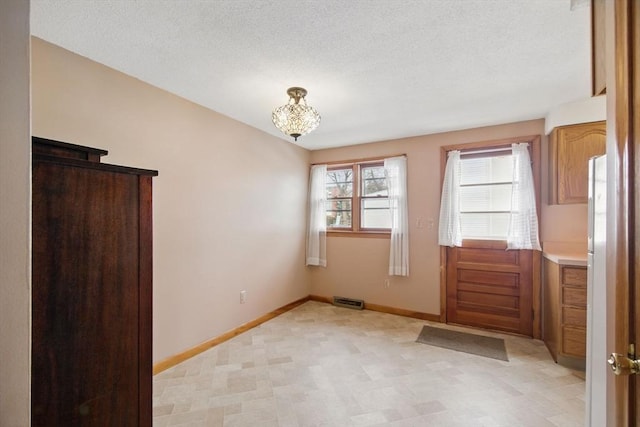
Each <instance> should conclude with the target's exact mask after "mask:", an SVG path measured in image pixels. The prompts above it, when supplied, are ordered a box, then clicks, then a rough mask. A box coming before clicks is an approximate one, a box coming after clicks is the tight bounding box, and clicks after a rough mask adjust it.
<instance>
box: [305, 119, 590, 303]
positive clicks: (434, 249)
mask: <svg viewBox="0 0 640 427" xmlns="http://www.w3.org/2000/svg"><path fill="white" fill-rule="evenodd" d="M527 135H542V145H543V147H542V159H543V174H542V209H541V217H542V218H541V221H542V225H541V233H540V235H541V240H542V241H545V240H553V241H586V221H587V216H586V205H574V206H548V205H547V204H546V200H547V186H548V179H547V176H546V173H547V165H546V163H547V162H546V159H547V158H548V157H547V152H548V150H547V138H546V137H545V136H544V120H542V119H540V120H534V121H527V122H521V123H514V124H509V125H503V126H492V127H486V128H479V129H471V130H464V131H458V132H448V133H442V134H436V135H426V136H420V137H415V138H406V139H399V140H393V141H383V142H376V143H371V144H363V145H356V146H351V147H344V148H335V149H327V150H319V151H313V152H312V153H311V161H312V162H313V163H322V162H330V161H336V160H349V159H362V158H367V157H377V156H388V155H393V154H402V153H405V154H407V161H408V169H409V170H408V184H407V185H408V191H409V224H410V235H409V242H410V249H409V251H410V260H409V263H410V267H409V269H410V276H409V277H406V278H405V277H403V278H400V277H392V278H391V279H390V286H389V287H388V288H385V287H384V281H385V279H387V268H388V256H389V241H388V239H374V238H350V237H329V238H328V242H327V268H313V269H311V293H312V294H314V295H321V296H333V295H339V296H345V297H352V298H362V299H364V300H365V301H366V302H369V303H373V304H381V305H386V306H391V307H396V308H402V309H406V310H413V311H419V312H423V313H431V314H439V312H440V249H439V246H438V216H439V211H440V191H441V187H440V185H441V184H440V147H441V146H443V145H452V144H462V143H467V142H475V141H486V140H495V139H502V138H511V137H517V136H527ZM418 222H421V223H422V224H423V227H421V228H418Z"/></svg>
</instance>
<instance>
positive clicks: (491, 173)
mask: <svg viewBox="0 0 640 427" xmlns="http://www.w3.org/2000/svg"><path fill="white" fill-rule="evenodd" d="M512 180H513V156H512V155H511V154H502V155H499V156H494V157H477V158H466V159H465V158H464V157H463V158H461V159H460V185H468V184H488V183H492V182H511V181H512Z"/></svg>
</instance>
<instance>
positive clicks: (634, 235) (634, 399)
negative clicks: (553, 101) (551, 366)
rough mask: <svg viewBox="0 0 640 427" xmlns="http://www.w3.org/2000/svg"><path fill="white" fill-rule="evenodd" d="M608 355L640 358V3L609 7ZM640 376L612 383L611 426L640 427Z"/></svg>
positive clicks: (624, 0) (632, 0)
mask: <svg viewBox="0 0 640 427" xmlns="http://www.w3.org/2000/svg"><path fill="white" fill-rule="evenodd" d="M606 32H607V34H606V38H607V44H606V48H607V53H606V56H607V61H606V62H607V180H608V181H607V193H608V200H607V222H608V225H607V328H606V329H607V349H606V351H607V353H619V354H621V355H623V356H628V357H629V358H630V359H637V358H638V357H640V351H639V346H640V283H639V282H640V277H638V271H640V234H639V232H638V227H640V205H639V203H638V202H639V201H640V183H639V181H638V180H639V179H640V178H639V175H640V1H637V0H616V1H607V2H606ZM639 399H640V375H629V372H627V374H626V375H625V374H623V375H617V376H616V375H614V373H613V372H610V373H609V376H608V378H607V410H606V411H607V426H636V425H638V423H640V401H639Z"/></svg>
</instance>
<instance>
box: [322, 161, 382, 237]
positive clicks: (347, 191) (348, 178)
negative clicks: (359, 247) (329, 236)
mask: <svg viewBox="0 0 640 427" xmlns="http://www.w3.org/2000/svg"><path fill="white" fill-rule="evenodd" d="M325 185H326V205H325V206H326V209H325V212H326V224H327V230H329V231H339V232H386V233H388V232H389V231H390V229H391V213H390V205H389V189H388V187H387V178H386V175H385V168H384V163H383V162H382V161H379V160H376V161H362V162H357V163H349V164H342V165H333V166H330V167H328V168H327V176H326V180H325Z"/></svg>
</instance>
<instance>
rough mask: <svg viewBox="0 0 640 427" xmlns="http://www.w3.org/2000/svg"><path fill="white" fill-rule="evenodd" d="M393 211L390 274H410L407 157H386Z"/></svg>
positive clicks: (390, 202)
mask: <svg viewBox="0 0 640 427" xmlns="http://www.w3.org/2000/svg"><path fill="white" fill-rule="evenodd" d="M384 172H385V176H386V178H387V187H388V188H389V207H390V212H391V248H390V250H389V275H390V276H408V275H409V209H408V205H407V158H406V157H405V156H400V157H391V158H388V159H384Z"/></svg>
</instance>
